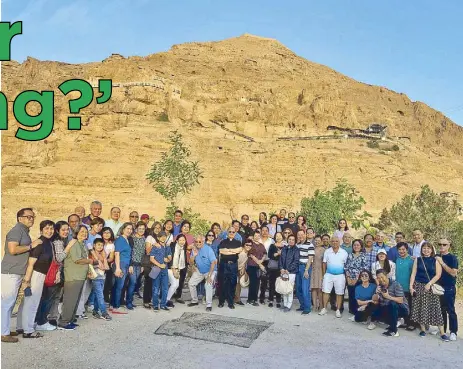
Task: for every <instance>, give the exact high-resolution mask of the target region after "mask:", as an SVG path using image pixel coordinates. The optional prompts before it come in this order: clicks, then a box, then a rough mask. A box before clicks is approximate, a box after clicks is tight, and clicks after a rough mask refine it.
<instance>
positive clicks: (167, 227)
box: [162, 219, 174, 300]
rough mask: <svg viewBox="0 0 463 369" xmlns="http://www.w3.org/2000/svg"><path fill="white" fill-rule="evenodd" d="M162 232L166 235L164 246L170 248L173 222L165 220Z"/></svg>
mask: <svg viewBox="0 0 463 369" xmlns="http://www.w3.org/2000/svg"><path fill="white" fill-rule="evenodd" d="M162 230H163V231H164V232H166V235H167V240H166V245H167V246H170V244H171V243H172V242H174V235H173V234H172V233H173V232H174V222H173V221H171V220H170V219H167V220H166V221H165V222H164V225H163V226H162ZM172 254H173V253H172ZM167 300H169V298H167Z"/></svg>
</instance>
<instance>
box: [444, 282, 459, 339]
mask: <svg viewBox="0 0 463 369" xmlns="http://www.w3.org/2000/svg"><path fill="white" fill-rule="evenodd" d="M456 292H457V291H456V288H455V287H445V289H444V294H443V295H442V296H440V306H441V310H442V318H444V331H445V332H446V331H447V316H448V322H449V331H450V333H455V334H457V332H458V318H457V313H456V312H455V296H456Z"/></svg>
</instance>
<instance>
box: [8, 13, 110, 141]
mask: <svg viewBox="0 0 463 369" xmlns="http://www.w3.org/2000/svg"><path fill="white" fill-rule="evenodd" d="M20 34H22V22H21V21H19V22H15V23H13V24H11V23H10V22H0V61H9V60H11V40H12V39H13V37H14V36H16V35H20ZM58 89H59V90H60V91H61V92H62V93H63V94H64V95H65V96H67V95H68V94H69V93H71V92H80V97H78V98H75V99H71V100H69V112H70V113H71V114H79V113H80V111H81V110H82V109H84V108H86V107H87V106H89V105H90V104H91V103H92V101H93V98H94V92H93V87H92V85H91V84H90V83H88V82H87V81H85V80H83V79H70V80H67V81H64V82H63V83H61V84H60V85H59V86H58ZM98 92H99V93H101V96H98V97H97V98H96V103H97V104H104V103H106V102H107V101H108V100H109V99H110V98H111V95H112V80H110V79H100V80H99V81H98ZM30 102H36V103H38V104H39V105H40V113H39V114H37V115H30V114H29V113H28V112H27V109H26V108H27V105H28V104H29V103H30ZM54 108H55V92H54V91H40V92H39V91H34V90H27V91H23V92H21V93H20V94H19V95H18V96H16V98H15V99H14V102H13V115H14V117H15V118H16V120H17V122H18V123H19V124H21V125H23V126H25V127H29V128H34V127H37V129H36V130H25V129H23V128H21V127H20V128H18V130H17V131H16V137H17V138H19V139H20V140H25V141H40V140H44V139H45V138H47V137H48V136H49V135H50V134H51V132H52V131H53V125H54ZM81 126H82V122H81V117H80V116H69V117H68V130H80V129H81ZM7 129H8V100H7V97H6V96H5V94H4V93H3V92H1V91H0V130H7Z"/></svg>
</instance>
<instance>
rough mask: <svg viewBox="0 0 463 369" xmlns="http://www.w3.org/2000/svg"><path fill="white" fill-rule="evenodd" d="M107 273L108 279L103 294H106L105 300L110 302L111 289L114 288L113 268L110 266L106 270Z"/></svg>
mask: <svg viewBox="0 0 463 369" xmlns="http://www.w3.org/2000/svg"><path fill="white" fill-rule="evenodd" d="M105 274H106V279H105V281H104V289H103V296H104V301H105V302H107V303H109V302H111V290H112V289H113V285H114V274H113V270H112V269H111V268H109V269H108V270H107V271H106V272H105Z"/></svg>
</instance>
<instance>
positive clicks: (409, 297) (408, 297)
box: [404, 292, 419, 327]
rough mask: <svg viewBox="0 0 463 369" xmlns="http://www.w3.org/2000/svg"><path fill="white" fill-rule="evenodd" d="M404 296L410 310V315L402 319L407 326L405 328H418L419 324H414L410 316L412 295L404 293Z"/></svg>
mask: <svg viewBox="0 0 463 369" xmlns="http://www.w3.org/2000/svg"><path fill="white" fill-rule="evenodd" d="M404 296H405V298H406V299H407V302H408V307H409V309H410V314H409V315H408V316H406V317H405V318H404V320H405V324H406V325H407V327H410V326H413V327H419V324H416V323H415V322H414V321H413V320H412V318H411V314H412V313H411V312H412V306H413V305H412V304H413V298H412V295H411V294H410V292H404Z"/></svg>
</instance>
